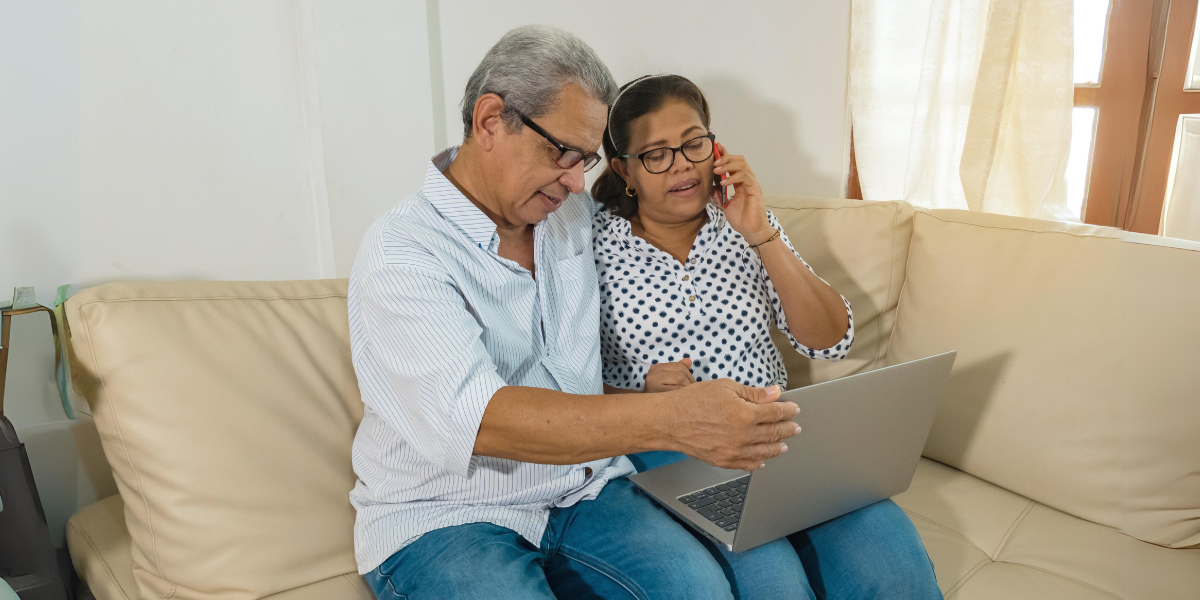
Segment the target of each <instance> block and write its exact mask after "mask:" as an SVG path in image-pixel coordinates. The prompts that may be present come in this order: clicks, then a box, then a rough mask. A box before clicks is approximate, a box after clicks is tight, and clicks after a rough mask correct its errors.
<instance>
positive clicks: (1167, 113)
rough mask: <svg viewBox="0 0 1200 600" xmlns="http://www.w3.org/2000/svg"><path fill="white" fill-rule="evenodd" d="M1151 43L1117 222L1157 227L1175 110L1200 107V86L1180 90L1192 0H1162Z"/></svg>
mask: <svg viewBox="0 0 1200 600" xmlns="http://www.w3.org/2000/svg"><path fill="white" fill-rule="evenodd" d="M1163 4H1166V6H1163V7H1162V8H1161V9H1160V11H1159V21H1158V26H1157V27H1156V35H1155V36H1154V40H1153V41H1152V43H1151V44H1150V50H1151V56H1150V61H1149V65H1150V68H1151V77H1150V80H1149V82H1148V85H1147V86H1146V93H1145V98H1146V99H1145V102H1144V108H1143V110H1142V132H1143V133H1142V139H1141V144H1139V149H1138V150H1139V153H1140V155H1139V157H1138V166H1139V169H1138V174H1137V179H1136V180H1135V181H1134V188H1133V189H1134V192H1133V194H1131V196H1130V201H1129V203H1128V205H1127V206H1126V207H1125V210H1124V214H1123V216H1124V219H1123V221H1122V222H1121V223H1120V224H1119V225H1118V226H1119V227H1121V228H1123V229H1128V230H1129V231H1137V232H1141V233H1152V234H1159V233H1161V232H1162V220H1163V216H1164V215H1163V213H1162V208H1163V205H1164V203H1165V202H1166V191H1167V187H1168V185H1169V183H1170V182H1169V181H1168V177H1169V176H1170V172H1171V160H1172V159H1173V158H1174V154H1175V134H1176V131H1177V130H1178V125H1179V118H1180V115H1185V114H1197V113H1200V90H1185V89H1184V87H1185V85H1186V81H1187V79H1188V72H1187V68H1188V66H1189V62H1190V59H1191V50H1192V39H1193V34H1194V33H1195V31H1194V28H1195V25H1196V10H1197V4H1198V2H1197V0H1169V2H1166V1H1164V2H1163Z"/></svg>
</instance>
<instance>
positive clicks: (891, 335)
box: [883, 213, 982, 551]
mask: <svg viewBox="0 0 1200 600" xmlns="http://www.w3.org/2000/svg"><path fill="white" fill-rule="evenodd" d="M916 239H917V215H916V213H914V214H913V231H912V235H911V236H909V238H908V255H907V256H905V257H904V282H903V283H902V284H900V293H899V295H898V296H896V316H895V320H894V321H892V330H891V331H889V332H888V343H887V349H886V350H885V351H884V353H883V364H884V365H887V364H888V363H890V362H891V360H892V343H893V342H894V341H895V337H896V330H897V329H899V328H900V308H901V307H902V306H903V301H904V288H905V287H906V286H907V284H908V270H909V267H911V266H912V255H913V243H914V242H915V241H916ZM980 550H981V551H982V548H981V549H980Z"/></svg>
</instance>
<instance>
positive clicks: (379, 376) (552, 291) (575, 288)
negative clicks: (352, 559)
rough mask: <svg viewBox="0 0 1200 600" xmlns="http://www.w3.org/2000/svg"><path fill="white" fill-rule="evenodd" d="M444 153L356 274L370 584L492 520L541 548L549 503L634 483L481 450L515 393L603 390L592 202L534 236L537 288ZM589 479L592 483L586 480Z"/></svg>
mask: <svg viewBox="0 0 1200 600" xmlns="http://www.w3.org/2000/svg"><path fill="white" fill-rule="evenodd" d="M457 150H458V149H457V148H451V149H449V150H447V151H445V152H443V153H441V154H439V155H437V156H435V157H434V158H433V161H432V162H431V164H430V165H429V167H428V169H427V172H426V175H425V184H424V186H423V187H422V188H421V190H420V191H418V192H417V193H415V194H413V195H412V196H409V197H408V198H406V199H405V200H404V201H403V202H401V203H400V204H398V205H396V207H395V208H393V209H391V210H390V211H388V212H387V214H385V215H384V216H383V217H381V218H380V219H379V220H378V221H376V222H375V224H374V225H373V226H372V227H371V229H370V230H369V231H368V232H367V234H366V237H365V238H364V239H363V243H362V246H361V248H360V249H359V252H358V257H357V258H356V260H355V261H354V268H353V270H352V271H351V274H350V287H349V296H348V308H349V313H350V344H351V353H352V357H353V361H354V372H355V373H356V374H357V375H358V386H359V390H360V391H361V393H362V400H363V403H364V405H365V410H364V415H363V420H362V423H361V424H360V425H359V428H358V434H357V435H356V436H355V438H354V448H353V462H354V472H355V473H356V474H357V475H358V483H357V484H356V485H355V487H354V490H353V491H352V492H351V493H350V501H351V503H353V505H354V507H355V509H357V511H358V514H357V519H356V522H355V527H354V547H355V556H356V558H357V561H358V568H359V572H360V573H367V572H370V571H371V570H373V569H375V568H376V567H377V566H379V565H380V564H382V563H383V562H384V561H385V560H387V558H388V557H390V556H391V555H392V554H394V553H395V552H396V551H398V550H400V549H401V548H403V547H404V546H406V545H408V544H410V543H412V542H413V541H415V540H416V539H417V538H418V537H420V536H421V535H422V534H424V533H427V532H429V531H433V530H435V529H440V528H443V527H451V526H454V525H461V524H464V523H476V522H488V523H494V524H496V525H500V526H502V527H507V528H509V529H512V530H513V531H516V532H517V533H519V534H520V535H521V536H522V537H524V538H525V539H527V540H528V541H529V542H530V543H532V544H534V545H535V546H536V545H538V544H539V543H540V542H541V538H542V533H543V531H544V530H545V527H546V522H547V518H548V512H549V509H550V508H551V507H555V506H570V505H572V504H574V503H576V502H578V501H581V500H590V499H592V498H595V497H596V495H598V494H599V493H600V490H601V489H603V487H604V485H605V484H606V483H607V482H608V481H609V480H611V479H613V478H614V477H620V476H622V475H627V474H629V473H632V472H633V470H634V469H633V465H632V464H631V463H630V462H629V460H628V459H626V458H625V457H624V456H620V457H615V458H605V459H601V460H596V461H592V462H590V463H586V464H582V465H539V464H532V463H524V462H518V461H514V460H507V459H502V458H494V457H487V456H476V455H473V454H472V450H473V449H474V446H475V437H476V435H477V434H478V431H479V424H480V421H481V420H482V419H483V413H484V409H486V408H487V405H488V401H489V400H490V399H491V397H492V395H493V394H495V393H496V391H497V390H499V389H500V388H502V387H504V386H508V385H516V386H531V387H542V388H548V389H552V390H561V391H564V392H567V393H571V394H601V393H603V386H602V383H601V378H600V338H599V331H600V325H599V315H600V310H599V288H598V285H597V280H596V269H595V265H594V262H593V258H592V236H591V219H592V216H593V214H594V212H595V204H594V203H593V201H592V200H591V198H590V197H589V196H587V195H586V194H580V195H575V196H571V197H569V198H568V199H567V200H566V201H565V202H563V205H562V206H561V207H560V208H559V209H558V210H557V211H555V212H554V213H551V214H550V216H549V217H548V218H547V219H546V220H545V221H543V222H541V223H539V224H538V225H537V226H536V227H535V228H534V254H535V256H534V263H535V268H536V270H537V278H536V279H535V278H534V277H532V276H531V274H530V273H529V271H528V270H526V269H524V268H522V267H521V266H520V265H518V264H517V263H515V262H513V261H511V260H507V259H505V258H501V257H500V256H499V255H498V254H497V251H498V250H499V247H500V241H499V237H498V235H497V233H496V226H495V224H494V223H493V222H492V221H491V219H489V218H488V217H487V216H486V215H484V214H483V213H482V212H481V211H480V210H479V209H478V208H477V207H476V206H475V205H474V204H472V203H471V202H470V201H469V200H467V198H466V197H464V196H463V195H462V193H460V192H459V191H458V189H457V188H455V187H454V185H453V184H451V183H450V182H449V181H448V180H447V179H446V178H445V176H444V175H442V171H443V170H445V169H446V168H447V167H449V166H450V163H451V161H453V159H454V156H455V155H456V154H457ZM589 473H590V475H589Z"/></svg>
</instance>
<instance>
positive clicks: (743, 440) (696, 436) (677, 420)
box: [647, 378, 800, 471]
mask: <svg viewBox="0 0 1200 600" xmlns="http://www.w3.org/2000/svg"><path fill="white" fill-rule="evenodd" d="M647 379H648V378H647ZM779 394H780V390H779V387H778V386H771V387H769V388H766V389H763V388H755V387H749V386H745V385H741V384H739V383H736V382H734V381H733V380H731V379H721V380H717V381H702V382H700V383H697V384H695V385H690V386H687V387H686V388H681V389H677V390H675V391H673V392H669V393H668V394H666V396H667V398H666V401H667V403H668V406H669V407H670V408H669V413H668V414H671V415H673V418H672V419H671V420H670V423H671V425H669V427H670V428H671V430H670V431H669V433H668V435H669V437H670V438H671V439H672V440H673V441H674V442H675V444H674V445H675V447H674V448H673V449H674V450H678V451H680V452H683V453H685V454H687V455H689V456H694V457H696V458H698V459H700V460H702V461H704V462H706V463H708V464H710V465H713V466H717V467H721V468H725V469H741V470H743V471H753V470H755V469H759V468H762V467H764V466H766V464H765V463H764V462H763V461H765V460H766V459H768V458H773V457H775V456H779V455H780V454H782V453H784V452H786V451H787V445H786V444H784V443H783V442H782V441H781V440H784V439H787V438H790V437H792V436H793V435H796V434H797V433H799V432H800V426H799V425H797V424H796V423H795V422H794V421H792V417H795V416H796V414H797V413H799V412H800V407H798V406H796V404H795V403H792V402H775V399H777V398H779Z"/></svg>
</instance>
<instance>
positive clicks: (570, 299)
mask: <svg viewBox="0 0 1200 600" xmlns="http://www.w3.org/2000/svg"><path fill="white" fill-rule="evenodd" d="M616 91H617V88H616V84H615V83H614V81H613V78H612V75H611V74H610V73H609V71H608V69H607V68H606V67H605V66H604V64H603V63H602V62H601V61H600V60H599V59H598V58H597V57H596V55H595V54H594V53H593V51H592V50H591V49H590V48H589V47H588V46H587V45H585V44H584V43H583V42H581V41H580V40H579V39H577V38H576V37H574V36H572V35H570V34H568V33H566V32H563V31H560V30H557V29H553V28H550V27H536V26H535V27H523V28H520V29H516V30H514V31H511V32H509V33H508V34H506V35H505V36H504V37H503V39H501V40H500V41H499V42H498V43H497V44H496V45H495V46H494V47H493V48H492V49H491V50H490V51H489V52H488V54H487V56H486V57H484V59H483V62H482V63H481V64H480V65H479V67H478V68H477V69H476V70H475V73H474V74H473V75H472V77H471V79H470V81H469V83H468V85H467V92H466V96H465V98H464V100H463V123H464V128H465V130H464V134H465V138H466V139H465V141H464V142H463V144H462V146H461V147H458V148H450V149H449V150H446V151H445V152H442V153H441V154H439V155H437V156H435V157H434V158H433V160H432V163H431V164H430V165H429V167H428V169H427V172H426V176H425V183H424V185H423V187H422V188H421V190H420V191H418V192H417V193H416V194H414V195H412V196H410V197H409V198H407V199H405V200H404V201H403V202H401V203H400V204H398V205H397V206H396V207H395V208H393V209H392V210H391V211H389V212H388V213H387V214H385V215H384V216H383V217H382V218H380V219H379V220H378V221H377V222H376V223H375V225H374V226H373V227H372V228H371V230H370V231H369V232H368V233H367V235H366V237H365V239H364V241H363V244H362V247H361V249H360V251H359V255H358V258H357V260H356V261H355V264H354V270H353V272H352V274H351V276H350V293H349V311H350V328H351V340H352V351H353V359H354V367H355V371H356V373H357V374H358V378H359V387H360V389H361V390H362V398H363V401H364V403H365V404H366V412H365V415H364V417H363V421H362V424H361V425H360V427H359V430H358V435H357V437H356V438H355V441H354V452H353V458H354V469H355V472H356V473H357V474H358V476H359V482H358V484H357V485H356V487H355V489H354V491H353V492H352V493H351V500H352V502H353V503H354V506H355V508H357V510H358V519H357V523H356V526H355V550H356V554H357V559H358V564H359V570H360V571H361V572H362V573H364V574H366V575H367V580H368V582H370V584H371V585H372V587H373V589H374V590H375V593H376V595H377V596H378V597H379V598H381V599H386V598H397V597H399V598H404V597H407V598H435V597H436V598H551V597H554V596H555V594H557V595H560V596H562V597H585V596H592V597H594V596H600V597H637V598H644V597H649V598H689V599H695V598H705V599H707V598H725V597H729V596H730V588H729V584H728V582H727V581H726V579H725V577H724V575H723V573H722V570H721V567H720V565H719V564H718V563H717V562H716V560H715V559H714V557H713V556H712V555H711V554H710V553H709V552H708V550H706V549H705V548H704V546H703V545H702V544H701V543H700V542H699V541H697V539H696V538H695V537H694V536H693V535H691V534H690V533H689V532H688V531H687V530H686V529H685V528H683V527H682V526H681V525H679V524H678V523H676V522H675V521H674V520H672V518H671V517H670V516H669V515H668V514H667V513H666V512H665V511H663V510H662V509H661V508H659V507H658V506H656V505H655V504H653V502H652V501H651V500H649V499H648V498H647V497H646V496H644V495H641V494H640V493H638V492H637V491H635V490H634V489H633V488H632V485H631V484H630V483H629V482H628V480H627V479H623V478H622V479H617V478H619V477H621V476H623V475H627V474H629V473H632V472H633V467H632V465H631V464H630V462H629V461H628V459H626V458H625V457H624V456H623V455H624V454H627V453H633V452H639V451H644V450H677V451H681V452H685V453H687V454H690V455H692V456H696V457H699V458H701V459H703V460H706V461H708V462H710V463H712V464H716V465H720V466H724V467H729V468H743V469H754V468H757V467H758V466H760V465H761V464H762V461H763V460H764V459H766V458H770V457H772V456H775V455H777V454H779V453H780V452H782V451H783V450H784V449H785V446H784V445H783V443H781V441H780V440H782V439H784V438H787V437H790V436H792V435H794V434H795V432H796V430H797V429H798V427H797V426H796V425H795V424H794V423H793V422H792V421H791V418H792V417H793V416H794V415H795V413H796V411H797V410H798V409H797V407H796V405H795V404H792V403H777V402H774V400H775V399H776V398H777V397H778V395H779V390H778V389H775V388H772V389H769V390H764V389H757V388H748V387H745V386H741V385H738V384H736V383H733V382H731V381H728V380H726V381H715V382H704V383H698V384H695V385H693V386H690V387H688V388H687V390H686V391H681V392H673V393H662V394H641V395H609V396H605V395H603V393H602V392H603V389H602V380H601V376H600V351H599V321H598V319H599V309H598V294H599V292H598V286H597V281H596V271H595V265H594V263H593V258H592V250H591V248H592V242H591V225H590V223H591V217H592V214H593V210H594V207H593V203H592V201H591V200H590V198H588V197H587V196H586V195H585V194H584V191H583V185H584V182H583V173H584V171H585V170H586V169H587V168H589V167H590V166H592V165H593V164H595V162H597V161H598V160H599V158H600V157H599V155H597V154H596V152H597V150H598V149H599V148H600V143H601V136H602V135H603V131H604V126H605V120H606V114H607V106H608V104H609V102H611V101H612V100H613V97H614V96H615V95H616ZM613 457H616V458H613Z"/></svg>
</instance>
